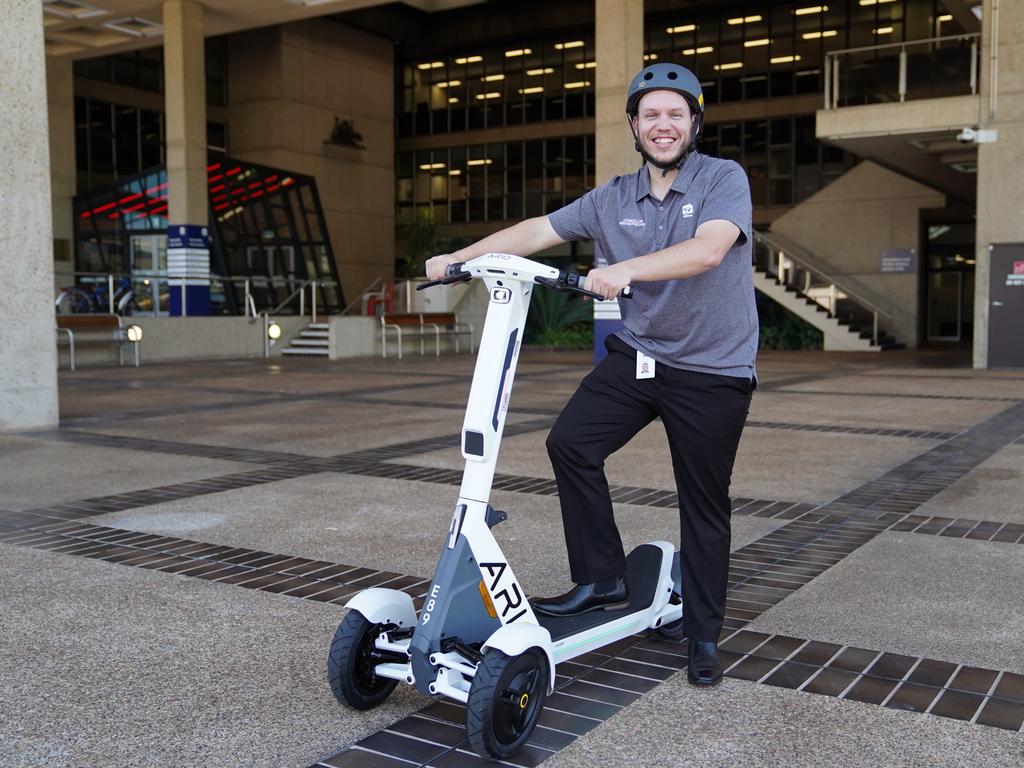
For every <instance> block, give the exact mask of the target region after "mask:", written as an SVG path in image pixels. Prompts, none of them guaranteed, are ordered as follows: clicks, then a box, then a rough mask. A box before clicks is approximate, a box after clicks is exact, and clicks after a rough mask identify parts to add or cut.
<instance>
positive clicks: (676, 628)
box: [654, 594, 683, 642]
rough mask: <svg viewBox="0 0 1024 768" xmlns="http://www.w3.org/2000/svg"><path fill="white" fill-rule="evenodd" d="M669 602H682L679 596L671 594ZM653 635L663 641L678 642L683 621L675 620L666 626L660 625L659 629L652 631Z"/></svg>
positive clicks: (681, 634) (681, 633) (681, 636)
mask: <svg viewBox="0 0 1024 768" xmlns="http://www.w3.org/2000/svg"><path fill="white" fill-rule="evenodd" d="M671 602H673V603H676V602H678V603H682V602H683V600H682V598H681V597H679V595H676V594H673V595H672V600H671ZM654 634H655V635H657V636H658V637H660V638H661V639H663V640H670V641H673V642H679V641H680V640H682V639H683V620H682V619H676V620H675V621H671V622H669V623H668V624H662V625H661V626H660V627H658V628H656V629H655V630H654Z"/></svg>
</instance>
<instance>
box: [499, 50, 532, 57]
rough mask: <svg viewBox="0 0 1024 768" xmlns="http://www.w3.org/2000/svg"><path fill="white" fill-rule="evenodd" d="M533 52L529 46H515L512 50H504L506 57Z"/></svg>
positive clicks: (526, 54)
mask: <svg viewBox="0 0 1024 768" xmlns="http://www.w3.org/2000/svg"><path fill="white" fill-rule="evenodd" d="M531 53H533V49H531V48H516V49H515V50H514V51H505V57H506V58H512V57H513V56H528V55H529V54H531Z"/></svg>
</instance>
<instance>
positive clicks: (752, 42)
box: [743, 37, 771, 48]
mask: <svg viewBox="0 0 1024 768" xmlns="http://www.w3.org/2000/svg"><path fill="white" fill-rule="evenodd" d="M770 42H771V39H770V38H767V37H762V38H760V39H758V40H747V41H745V42H744V43H743V47H744V48H757V47H759V46H762V45H768V43H770Z"/></svg>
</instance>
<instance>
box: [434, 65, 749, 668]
mask: <svg viewBox="0 0 1024 768" xmlns="http://www.w3.org/2000/svg"><path fill="white" fill-rule="evenodd" d="M626 114H627V117H628V119H629V124H630V129H631V130H632V132H633V136H634V139H635V142H636V144H635V146H636V149H637V151H639V152H640V154H641V155H642V156H643V158H644V165H643V166H642V167H641V168H640V170H639V171H638V172H637V173H635V174H631V175H627V176H619V177H616V178H614V179H612V180H611V181H610V182H608V183H607V184H604V185H602V186H600V187H598V188H596V189H594V190H592V191H590V192H588V193H587V194H586V195H584V196H583V197H581V198H579V199H578V200H576V201H575V202H573V203H571V204H569V205H567V206H566V207H564V208H562V209H561V210H559V211H556V212H555V213H553V214H551V215H550V216H544V217H538V218H534V219H527V220H526V221H523V222H520V223H519V224H516V225H515V226H513V227H510V228H508V229H505V230H502V231H501V232H497V233H495V234H493V235H491V236H489V237H487V238H484V239H483V240H481V241H480V242H478V243H475V244H473V245H471V246H469V247H467V248H464V249H463V250H461V251H459V252H457V253H454V254H450V255H442V256H436V257H434V258H433V259H431V260H430V261H428V262H427V276H428V277H429V278H430V279H432V280H433V279H438V278H440V277H441V276H443V273H444V270H445V268H446V267H447V266H448V265H449V264H453V263H456V262H462V261H467V260H469V259H471V258H474V257H476V256H479V255H481V254H484V253H490V252H499V253H514V254H517V255H522V256H528V255H530V254H533V253H536V252H538V251H542V250H545V249H547V248H550V247H552V246H554V245H557V244H558V243H561V242H565V241H569V240H581V239H588V238H589V239H593V240H594V241H595V243H596V245H597V248H598V249H599V250H600V252H601V253H603V254H604V255H605V256H606V258H607V261H608V266H605V267H600V268H597V269H593V270H591V271H590V273H589V274H588V275H587V280H586V285H585V287H586V288H587V289H588V290H591V291H594V292H596V293H599V294H601V295H602V296H604V297H605V298H606V299H614V298H616V297H617V296H618V295H619V292H620V291H621V290H622V289H623V288H625V287H626V286H631V287H632V292H633V299H632V300H631V301H622V302H621V303H620V304H621V309H622V319H623V322H624V325H625V328H624V329H623V330H622V331H620V332H619V333H617V334H615V335H614V336H609V337H608V339H607V340H606V342H605V346H606V348H607V349H608V356H607V357H606V358H605V359H604V360H603V361H602V362H601V363H600V364H599V365H598V366H597V367H596V368H595V369H594V370H593V371H592V372H591V373H590V374H589V375H588V376H587V377H586V378H585V379H584V380H583V381H582V382H581V384H580V387H579V389H578V390H577V391H576V393H575V394H574V395H573V397H572V399H571V400H570V401H569V403H568V405H567V406H566V407H565V410H564V411H563V412H562V414H561V416H560V417H559V419H558V421H557V422H556V424H555V426H554V428H553V429H552V430H551V434H550V435H549V436H548V440H547V447H548V455H549V456H550V458H551V463H552V466H553V468H554V472H555V480H556V482H557V484H558V494H559V500H560V502H561V506H562V518H563V524H564V527H565V538H566V546H567V549H568V552H569V565H570V574H571V576H572V580H573V581H574V582H575V583H576V586H575V587H574V588H573V589H572V590H570V591H569V592H567V593H566V594H564V595H561V596H559V597H554V598H546V599H538V600H534V601H533V606H534V609H535V610H536V611H538V612H541V613H545V614H548V615H553V616H572V615H577V614H580V613H585V612H587V611H592V610H615V609H617V608H623V607H625V606H626V605H627V604H628V593H627V587H626V581H625V578H624V574H625V570H626V564H625V555H624V553H623V549H622V541H621V539H620V537H619V532H618V529H617V528H616V526H615V520H614V517H613V513H612V503H611V498H610V496H609V491H608V481H607V479H606V478H605V474H604V460H605V459H606V458H607V457H608V456H609V455H610V454H611V453H613V452H615V451H616V450H618V449H619V448H621V447H622V446H623V445H625V444H626V443H627V442H628V441H629V440H630V439H631V438H632V437H633V436H634V435H635V434H636V433H637V432H639V431H640V430H641V429H643V428H644V427H645V426H646V425H647V424H649V423H650V422H651V421H653V420H654V419H655V418H656V417H660V418H661V420H662V423H663V424H664V426H665V430H666V433H667V435H668V439H669V444H670V448H671V454H672V465H673V469H674V473H675V478H676V486H677V489H678V494H679V512H680V526H681V534H682V535H681V545H680V549H681V561H682V581H683V605H684V611H683V614H684V616H683V624H684V631H685V633H686V635H687V637H688V638H689V641H690V645H689V665H688V674H687V677H688V679H689V681H690V682H691V683H693V684H694V685H714V684H716V683H717V682H718V681H719V680H720V679H721V676H722V669H721V665H720V664H719V661H718V653H717V641H718V636H719V633H720V631H721V628H722V622H723V619H724V613H725V597H726V586H727V579H728V572H729V544H730V522H729V517H730V502H729V482H730V479H731V475H732V467H733V462H734V459H735V456H736V448H737V446H738V444H739V440H740V434H741V433H742V431H743V425H744V423H745V421H746V417H747V411H748V408H749V405H750V397H751V394H752V392H753V390H754V387H755V385H756V378H755V371H754V358H755V355H756V351H757V327H758V324H757V311H756V306H755V303H754V284H753V275H752V271H751V238H752V231H751V228H752V225H751V203H750V189H749V185H748V182H747V177H746V174H745V173H744V172H743V169H742V168H740V166H739V165H737V164H736V163H734V162H732V161H730V160H719V159H715V158H710V157H705V156H703V155H700V154H699V153H698V152H697V151H696V150H695V147H694V144H695V142H696V138H697V136H698V134H699V133H700V130H701V127H702V125H703V119H704V98H703V94H702V92H701V88H700V83H699V81H698V80H697V78H696V77H695V76H694V75H693V74H692V73H691V72H690V71H689V70H687V69H685V68H683V67H680V66H678V65H675V64H654V65H652V66H649V67H645V68H644V69H643V70H641V72H640V73H639V74H637V76H636V77H635V78H633V82H632V83H631V85H630V87H629V92H628V94H627V99H626Z"/></svg>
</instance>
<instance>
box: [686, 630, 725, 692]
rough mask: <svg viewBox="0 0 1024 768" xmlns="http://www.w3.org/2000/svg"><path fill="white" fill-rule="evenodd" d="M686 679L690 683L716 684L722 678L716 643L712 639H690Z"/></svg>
mask: <svg viewBox="0 0 1024 768" xmlns="http://www.w3.org/2000/svg"><path fill="white" fill-rule="evenodd" d="M686 679H687V680H689V681H690V685H718V682H719V681H720V680H721V679H722V664H721V662H719V661H718V643H716V642H714V641H712V640H708V641H707V642H701V641H700V640H691V641H690V661H689V663H688V664H687V666H686Z"/></svg>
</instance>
